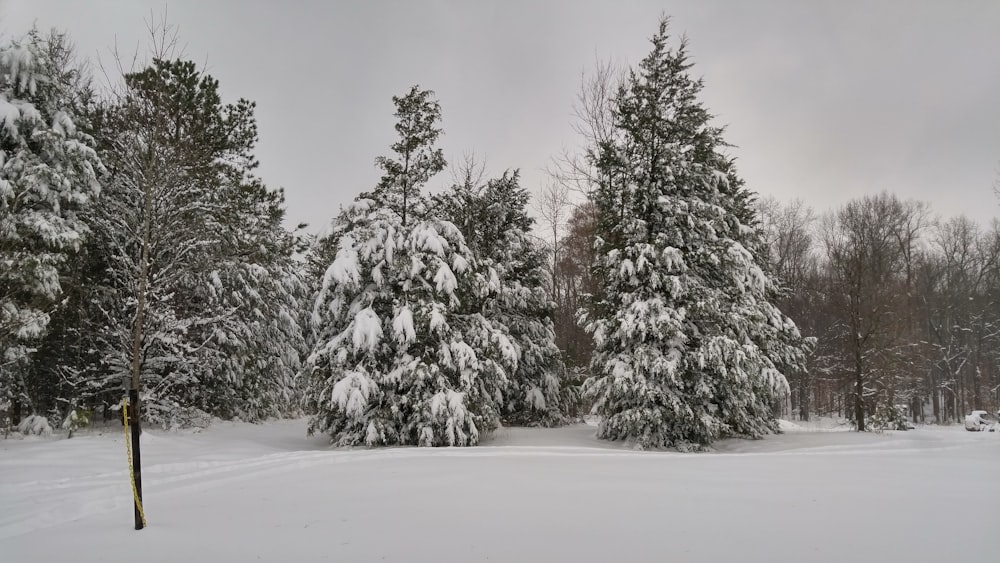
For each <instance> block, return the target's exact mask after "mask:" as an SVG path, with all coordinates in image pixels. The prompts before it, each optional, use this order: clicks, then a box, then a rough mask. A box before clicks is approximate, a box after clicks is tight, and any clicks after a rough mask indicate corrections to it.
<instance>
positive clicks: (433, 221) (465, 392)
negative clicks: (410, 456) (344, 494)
mask: <svg viewBox="0 0 1000 563" xmlns="http://www.w3.org/2000/svg"><path fill="white" fill-rule="evenodd" d="M393 101H394V102H395V104H396V110H397V113H396V115H397V117H398V118H399V123H398V124H397V127H396V129H397V131H398V132H399V134H400V141H399V142H397V143H396V144H394V145H393V150H394V151H395V152H396V156H395V157H394V158H388V157H384V158H380V159H378V162H379V164H380V165H381V166H382V168H383V169H384V170H385V176H384V177H383V179H382V181H381V182H380V184H379V186H378V187H377V188H376V190H375V191H374V192H373V193H372V194H370V195H369V196H368V197H365V196H364V195H363V196H361V197H359V198H358V200H357V201H356V202H355V203H354V204H353V205H352V206H350V207H349V208H348V209H346V210H345V211H344V212H343V213H342V214H341V215H340V217H339V218H338V219H337V221H336V223H335V231H334V233H333V236H332V237H330V241H331V242H332V243H333V244H334V245H335V247H336V256H335V258H334V260H333V262H332V264H330V265H329V267H328V268H327V270H326V272H325V274H324V277H323V282H322V287H321V290H320V293H319V296H318V297H317V299H316V302H315V307H314V310H313V328H314V330H315V332H316V334H315V336H314V346H313V351H312V353H311V354H310V356H309V358H308V360H307V362H306V371H307V373H308V375H309V377H310V378H311V381H312V385H311V389H310V392H309V400H310V406H311V408H312V409H313V410H314V411H315V412H316V415H315V416H314V418H313V420H312V422H311V423H310V432H324V433H328V434H330V435H331V440H332V442H333V443H335V444H338V445H356V444H365V445H369V446H376V445H388V444H412V445H421V446H441V445H456V446H465V445H474V444H476V443H477V442H478V441H479V438H480V436H481V435H482V434H483V433H484V432H489V431H491V430H493V429H494V428H496V427H497V426H498V425H499V423H500V413H501V409H502V406H503V404H504V400H505V393H506V391H507V386H508V379H509V374H510V373H512V372H514V371H515V370H516V369H517V357H518V353H517V348H516V346H515V344H514V343H513V342H511V339H510V338H509V336H508V335H507V333H506V332H505V331H504V330H502V329H501V328H497V327H495V326H494V325H493V324H492V323H491V322H490V321H489V320H488V319H487V318H486V317H485V316H484V315H483V314H482V313H481V312H472V311H468V310H466V309H464V308H463V302H465V301H467V300H471V299H479V298H482V297H483V296H484V295H487V294H488V293H489V292H490V291H492V288H491V287H490V284H489V280H488V279H487V278H486V277H485V276H483V275H482V274H481V273H480V272H479V271H478V266H477V264H476V262H475V259H474V257H473V255H472V253H471V251H470V250H469V248H468V247H467V246H466V244H465V240H464V238H463V237H462V233H461V232H460V231H459V230H458V228H456V227H455V225H453V224H452V223H450V222H448V221H444V220H442V219H439V218H437V217H435V216H433V215H432V214H429V213H427V212H426V208H425V206H424V205H422V203H421V201H422V197H421V196H420V188H421V187H422V185H423V183H424V182H426V180H427V179H428V178H430V177H431V176H433V175H434V174H435V173H436V172H438V171H440V170H441V169H442V168H443V167H444V158H443V157H442V156H441V152H440V150H439V149H436V148H435V147H434V142H435V140H436V138H437V136H438V135H439V133H440V131H439V130H438V129H437V128H436V125H437V120H438V118H439V115H440V110H439V109H438V104H437V102H436V101H435V100H434V99H433V93H432V92H430V91H427V90H420V89H419V88H417V87H414V88H413V89H411V91H410V93H409V94H407V95H406V96H403V97H394V98H393ZM415 202H416V205H415Z"/></svg>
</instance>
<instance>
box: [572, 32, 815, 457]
mask: <svg viewBox="0 0 1000 563" xmlns="http://www.w3.org/2000/svg"><path fill="white" fill-rule="evenodd" d="M668 40H669V36H668V33H667V20H666V19H664V20H661V22H660V26H659V30H658V32H657V33H656V35H655V36H654V37H653V39H652V45H653V48H652V50H651V52H650V54H649V55H648V56H647V57H646V58H645V59H643V61H642V62H641V63H640V65H639V68H638V69H637V70H633V71H632V72H631V73H630V74H629V76H628V77H627V79H626V80H625V82H624V84H623V85H622V86H621V88H620V89H619V91H618V92H617V95H616V96H615V98H614V103H613V108H612V110H613V123H614V129H615V131H614V134H613V135H612V136H610V138H609V140H607V141H605V142H603V143H602V144H601V145H600V146H598V147H595V149H594V150H593V151H592V154H593V157H594V160H595V165H596V167H597V168H598V169H599V170H600V172H601V175H600V176H601V178H602V182H601V185H600V186H599V189H598V190H597V194H596V201H595V204H596V207H597V214H598V223H597V235H598V256H597V260H596V263H595V266H594V270H595V276H596V277H597V278H598V279H599V280H601V281H602V283H603V287H602V289H601V293H600V295H599V296H598V297H597V299H596V300H595V302H594V304H593V307H592V308H591V310H590V311H588V312H587V313H585V314H584V315H583V317H584V320H585V321H586V322H587V324H588V330H590V331H591V332H592V333H593V335H594V341H595V351H594V356H593V359H592V364H591V367H592V372H593V374H594V376H593V378H592V379H591V380H589V381H588V382H587V385H586V391H587V393H588V395H589V397H590V398H592V399H593V400H594V412H595V413H596V414H599V415H600V416H601V417H602V418H601V422H600V426H599V430H598V435H599V436H600V437H602V438H606V439H611V440H629V441H633V442H635V443H636V444H637V445H639V446H642V447H680V448H687V447H700V446H703V445H706V444H709V443H711V442H712V441H713V440H715V439H717V438H719V437H722V436H731V435H740V436H750V437H759V436H761V435H762V434H763V433H765V432H768V431H773V430H776V423H775V419H774V416H773V414H772V412H771V403H772V401H773V400H774V399H775V398H776V397H778V396H780V395H781V394H783V393H784V392H786V389H787V383H786V381H785V378H784V376H783V375H782V369H786V368H788V367H793V366H801V364H802V362H803V355H804V343H803V341H802V340H801V338H800V337H799V335H798V331H797V330H796V328H795V325H794V323H793V322H792V321H791V320H790V319H788V318H787V317H786V316H785V315H783V314H782V313H781V312H780V311H779V310H778V309H777V308H776V307H775V306H774V305H773V303H772V302H771V299H773V297H774V295H775V293H776V291H777V285H776V282H775V280H774V278H773V277H772V276H771V275H769V274H768V273H767V271H766V270H765V269H764V268H763V267H762V266H763V264H764V261H763V259H762V257H761V256H758V253H759V252H761V249H762V247H761V245H760V242H759V240H760V238H759V235H757V234H756V230H755V229H756V225H755V223H754V218H753V212H752V210H751V207H750V206H749V204H748V202H749V201H750V194H749V193H748V192H747V191H746V190H745V188H744V187H743V185H742V182H741V181H740V180H739V179H738V177H736V175H735V171H734V167H733V164H732V161H731V159H729V158H727V157H726V156H725V155H724V154H723V153H722V152H721V151H722V150H723V149H724V147H725V146H726V145H725V142H724V141H723V139H722V130H721V129H720V128H718V127H714V126H712V125H711V123H710V119H711V116H710V115H709V113H708V112H707V111H706V110H705V108H704V107H703V106H702V105H701V104H700V102H699V101H698V94H699V92H700V91H701V88H702V82H701V80H698V79H694V78H692V77H691V76H690V73H689V69H690V66H691V64H690V62H689V61H688V58H687V51H686V43H685V42H683V41H682V42H681V44H680V46H679V47H678V48H677V49H671V48H670V47H669V46H668Z"/></svg>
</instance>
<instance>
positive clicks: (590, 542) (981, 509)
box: [0, 421, 1000, 563]
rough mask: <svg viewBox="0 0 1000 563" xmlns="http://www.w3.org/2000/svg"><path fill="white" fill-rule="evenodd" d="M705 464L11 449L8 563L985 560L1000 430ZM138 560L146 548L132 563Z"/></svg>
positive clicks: (998, 486)
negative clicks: (130, 455)
mask: <svg viewBox="0 0 1000 563" xmlns="http://www.w3.org/2000/svg"><path fill="white" fill-rule="evenodd" d="M785 427H786V428H787V429H788V431H787V432H786V433H785V434H783V435H779V436H771V437H769V438H767V439H765V440H760V441H742V440H728V441H724V442H721V443H719V444H718V445H717V447H716V451H715V452H712V453H701V454H679V453H651V452H634V451H631V450H627V449H624V448H622V447H620V446H619V447H616V446H615V445H613V444H606V443H602V442H599V441H597V440H596V439H595V438H594V437H593V434H594V428H593V427H591V426H587V425H577V426H572V427H568V428H561V429H537V430H536V429H505V430H501V431H500V432H499V433H497V435H496V436H494V437H493V438H492V439H491V440H490V441H489V442H488V443H487V444H486V445H484V446H481V447H476V448H468V449H417V448H396V449H380V450H366V449H360V450H353V451H348V450H331V449H330V448H329V447H328V446H327V445H326V443H325V440H324V439H323V438H321V437H313V438H307V437H306V436H305V422H304V421H282V422H274V423H270V424H266V425H263V426H251V425H245V424H228V423H219V424H217V425H216V426H213V427H212V428H211V429H210V430H208V431H205V432H203V433H165V432H157V431H152V432H147V433H146V434H144V436H143V438H144V444H143V460H144V464H143V465H144V469H143V478H144V479H143V480H144V484H145V489H146V513H147V517H148V519H149V528H147V529H146V530H143V531H141V532H135V531H133V530H132V512H131V508H130V497H131V495H130V491H129V486H128V478H127V475H126V471H125V452H124V443H123V441H122V436H121V435H120V434H119V433H117V432H110V431H109V432H107V433H104V434H99V433H97V432H92V433H90V434H86V435H81V436H77V437H74V438H73V439H71V440H66V439H53V438H48V439H40V438H29V439H23V440H3V439H0V561H3V562H4V563H8V562H10V563H15V562H22V561H25V562H26V561H39V562H49V561H73V562H74V563H83V562H88V561H125V560H127V559H132V560H136V561H143V562H160V561H162V562H196V561H212V562H242V561H296V562H299V561H342V562H365V561H399V562H423V561H427V562H436V563H442V562H466V561H511V562H531V561H567V562H578V561H609V562H611V561H613V562H619V561H620V562H634V561H659V562H662V561H671V562H674V561H711V562H716V561H718V562H723V561H725V562H731V561H739V562H740V563H743V562H748V561H767V562H780V561H796V562H816V561H831V562H832V561H837V562H843V561H856V562H864V561H909V562H921V561H934V562H938V563H940V562H955V563H960V562H965V561H987V560H989V561H992V560H995V559H996V557H997V556H998V554H1000V510H998V508H997V500H998V499H1000V433H992V434H991V433H972V432H965V431H963V430H962V429H961V428H960V427H957V426H956V427H946V428H933V427H928V428H919V429H917V430H914V431H910V432H900V433H895V432H890V433H885V434H857V433H852V432H837V431H830V430H831V429H830V428H816V427H813V428H809V429H806V428H801V427H798V426H796V425H794V424H791V423H788V424H785ZM133 555H134V557H133Z"/></svg>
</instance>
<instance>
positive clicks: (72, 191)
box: [0, 30, 308, 426]
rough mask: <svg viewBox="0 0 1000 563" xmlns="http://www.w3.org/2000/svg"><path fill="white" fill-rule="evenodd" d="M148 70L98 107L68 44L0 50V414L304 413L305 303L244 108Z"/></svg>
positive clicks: (208, 82) (59, 40)
mask: <svg viewBox="0 0 1000 563" xmlns="http://www.w3.org/2000/svg"><path fill="white" fill-rule="evenodd" d="M168 55H169V53H158V54H156V55H155V56H154V57H153V58H152V60H151V61H150V63H149V64H148V66H146V67H144V68H139V69H136V70H130V71H127V72H123V73H122V75H121V76H120V77H118V79H117V80H116V81H115V82H114V83H113V84H111V85H110V87H109V88H108V89H105V90H104V91H103V92H101V93H98V90H97V89H96V88H95V87H94V84H93V82H92V80H91V77H90V75H89V74H88V72H87V70H86V67H85V66H84V65H82V64H79V63H78V62H77V60H76V58H75V56H74V53H73V51H72V47H71V44H70V42H69V40H68V39H67V37H66V35H65V34H61V33H56V32H52V33H50V34H48V35H45V34H42V33H40V32H38V31H37V30H34V31H32V32H30V33H29V34H28V35H26V36H25V37H23V38H21V39H17V40H13V41H10V42H8V43H7V44H6V45H4V46H3V48H2V50H0V104H2V110H3V111H2V113H3V118H4V128H3V132H2V135H0V150H2V154H3V168H2V183H0V186H2V187H0V259H2V266H0V359H2V362H0V411H3V412H4V413H5V414H6V416H5V417H4V418H5V422H7V423H8V424H14V425H16V424H17V423H18V421H19V420H20V419H21V418H24V417H26V416H29V415H33V416H35V417H46V418H47V419H48V420H49V421H51V422H53V423H56V424H58V423H61V421H64V420H65V421H66V424H68V425H74V424H82V423H84V422H85V420H86V418H88V417H90V416H93V415H94V414H95V413H103V415H104V416H105V417H109V416H112V413H113V411H114V410H115V409H117V408H118V405H119V402H120V401H121V398H122V395H123V389H127V388H128V387H129V383H130V382H131V381H133V380H136V381H138V380H141V382H142V392H143V399H144V410H143V416H144V418H146V419H147V420H149V421H151V422H155V423H159V424H163V425H166V426H171V425H188V424H201V423H204V422H205V420H206V419H207V418H208V417H209V416H221V417H226V418H232V417H238V418H241V419H244V420H260V419H262V418H266V417H270V416H277V415H283V414H290V413H293V412H296V411H297V410H299V408H300V407H299V404H300V397H299V396H298V395H297V393H298V391H297V386H296V385H295V379H296V378H297V376H298V372H299V370H300V362H301V357H302V355H303V354H304V353H305V351H306V339H305V335H304V334H303V331H302V329H301V328H300V327H301V323H300V318H301V315H302V311H303V310H304V308H305V307H304V300H306V299H307V298H308V291H307V288H306V285H305V280H304V278H303V272H302V271H301V268H300V267H299V265H298V262H297V261H296V260H295V259H294V253H295V251H296V250H299V249H301V248H303V243H304V242H305V241H303V240H302V239H301V238H299V237H297V236H295V235H293V234H292V233H289V232H287V231H286V230H285V229H284V228H283V226H282V220H283V218H284V202H283V196H282V193H281V190H274V189H270V188H268V187H267V186H265V185H264V184H263V183H262V182H261V181H260V179H259V178H257V177H256V176H254V169H255V167H256V166H257V162H256V160H255V158H254V148H255V145H256V142H257V126H256V122H255V119H254V104H253V103H252V102H249V101H246V100H239V101H237V102H236V103H234V104H227V103H224V102H223V101H222V100H221V99H220V96H219V87H218V82H217V81H216V80H215V79H213V78H212V77H211V76H209V75H207V74H205V73H204V72H202V71H200V70H198V69H197V67H196V66H195V64H194V63H192V62H189V61H183V60H174V59H171V58H170V57H169V56H168Z"/></svg>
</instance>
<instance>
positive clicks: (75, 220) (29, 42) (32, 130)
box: [0, 30, 102, 417]
mask: <svg viewBox="0 0 1000 563" xmlns="http://www.w3.org/2000/svg"><path fill="white" fill-rule="evenodd" d="M71 63H72V50H71V47H70V45H69V43H68V41H67V39H66V37H65V36H64V35H63V34H59V33H55V32H52V33H51V34H49V35H47V36H43V35H42V34H40V33H39V32H38V31H37V30H33V31H31V32H30V33H29V34H28V35H27V36H26V37H24V38H22V39H19V40H15V41H12V42H10V43H9V44H7V45H5V46H4V47H3V48H2V49H0V117H2V126H0V411H7V410H8V409H11V410H19V404H20V403H21V402H22V401H28V402H30V397H29V396H28V395H27V394H26V391H27V388H28V386H29V385H28V384H27V383H26V381H25V375H26V373H27V370H28V368H29V356H30V354H31V352H32V351H33V349H34V346H35V345H37V343H38V341H39V338H40V337H42V336H43V335H44V334H45V331H46V328H47V327H48V325H49V320H50V315H51V313H52V312H53V310H54V308H55V306H56V305H57V304H58V302H59V300H60V298H61V297H62V295H63V282H64V281H65V280H64V278H63V276H64V275H65V268H66V261H67V258H68V257H69V256H70V255H72V254H73V253H74V252H76V251H77V250H78V249H79V248H80V246H81V244H82V242H83V240H84V238H85V237H86V235H87V233H88V228H87V226H86V225H85V224H84V223H83V222H82V221H81V220H80V213H81V211H82V210H84V209H85V208H86V207H87V206H88V205H90V204H91V202H92V201H93V200H94V198H95V197H96V196H97V195H98V194H99V192H100V188H99V185H98V182H97V174H98V173H99V172H100V171H101V169H102V164H101V161H100V159H99V158H98V156H97V153H96V152H95V151H94V148H93V145H94V141H93V139H92V138H91V137H90V136H89V135H87V134H86V133H84V132H83V131H81V130H80V129H79V128H78V127H77V122H76V120H77V117H78V116H77V115H76V112H75V109H76V107H75V106H76V104H75V102H76V99H75V96H76V95H77V94H78V92H77V91H76V90H75V89H74V88H75V86H76V85H77V80H78V78H79V70H78V69H77V68H74V66H73V65H72V64H71ZM29 408H30V409H31V410H35V408H34V405H29ZM36 414H41V415H44V414H46V413H44V412H40V413H36ZM15 417H16V415H15Z"/></svg>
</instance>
